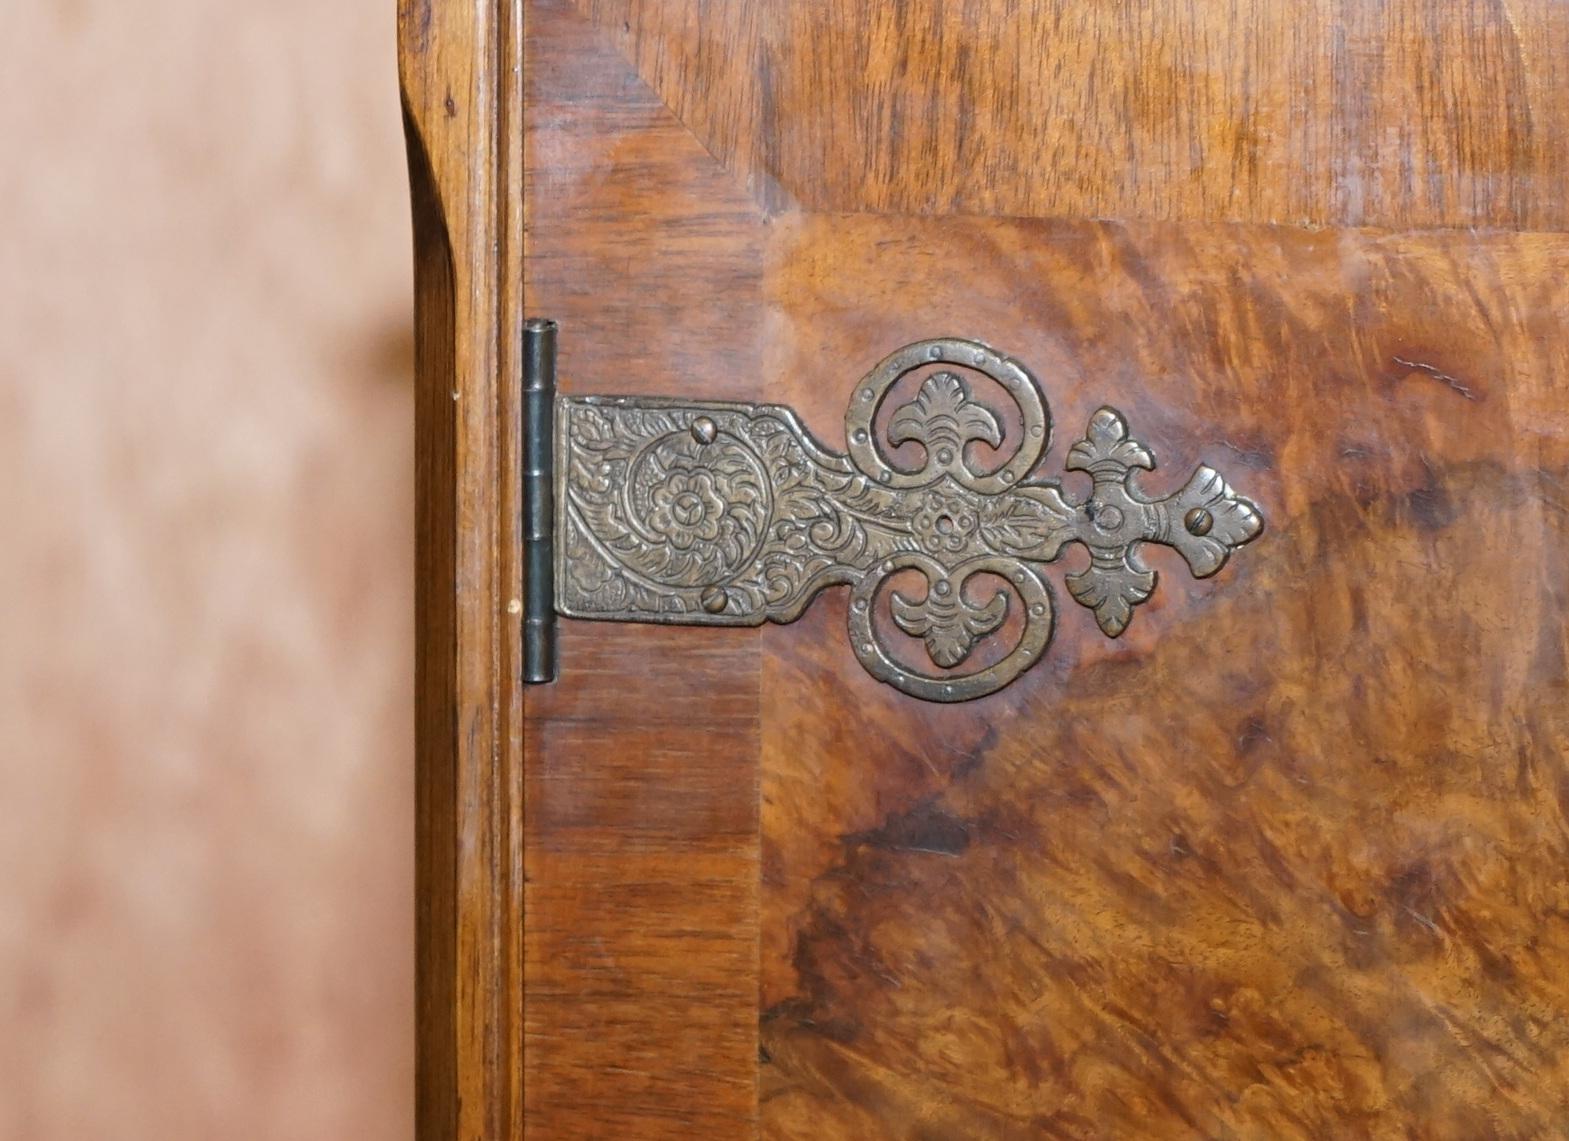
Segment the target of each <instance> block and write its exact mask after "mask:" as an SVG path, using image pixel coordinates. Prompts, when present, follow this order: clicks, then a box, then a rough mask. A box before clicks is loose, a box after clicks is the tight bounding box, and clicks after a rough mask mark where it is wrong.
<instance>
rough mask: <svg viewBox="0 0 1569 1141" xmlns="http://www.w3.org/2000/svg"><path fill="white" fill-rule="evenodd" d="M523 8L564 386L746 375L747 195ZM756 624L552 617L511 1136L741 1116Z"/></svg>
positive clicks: (541, 304)
mask: <svg viewBox="0 0 1569 1141" xmlns="http://www.w3.org/2000/svg"><path fill="white" fill-rule="evenodd" d="M529 15H530V19H529V23H528V35H527V39H526V43H527V50H528V56H527V67H526V69H525V72H526V75H527V88H526V90H525V101H526V103H527V105H528V107H529V108H530V117H529V131H528V135H527V139H526V147H525V155H526V164H527V169H528V178H529V183H528V195H529V206H530V215H529V224H530V236H529V244H528V260H527V267H526V277H525V296H526V298H527V302H528V305H529V308H530V312H534V313H548V314H549V315H550V316H552V317H554V318H556V319H557V320H558V321H560V322H561V326H562V336H561V352H560V367H559V372H560V385H561V390H562V392H564V393H571V392H575V391H594V390H595V389H596V388H601V389H602V387H603V385H604V384H605V383H606V379H605V378H613V381H614V384H615V386H616V388H617V389H618V390H620V391H625V392H641V393H658V392H681V391H701V392H706V393H709V394H712V395H715V396H720V397H728V398H731V399H746V398H749V397H757V396H761V395H762V394H763V388H764V386H763V377H762V374H761V372H760V370H759V368H758V362H759V361H760V360H761V359H762V357H763V344H764V338H765V335H766V330H767V325H768V313H767V309H766V308H765V305H764V295H763V244H764V236H765V234H764V232H765V228H766V227H765V225H764V219H763V216H762V212H761V210H760V209H759V208H758V207H757V205H756V204H755V203H754V202H753V201H752V199H751V198H749V197H748V196H747V194H746V193H745V189H744V187H743V186H742V185H741V183H740V182H739V181H738V180H736V179H735V178H733V177H732V176H731V175H729V174H728V173H727V172H725V171H724V170H722V169H720V168H719V167H717V166H716V165H715V164H714V163H713V162H712V160H711V159H710V158H709V157H708V155H707V154H705V153H704V151H703V149H702V147H701V146H699V145H698V143H697V141H696V140H695V139H693V138H692V136H691V135H690V134H689V133H688V132H687V131H686V130H685V129H683V128H682V127H681V125H680V124H679V123H677V122H676V121H675V120H674V119H673V118H672V117H671V115H670V114H669V112H668V111H667V110H665V108H664V107H663V106H662V105H661V104H660V103H659V100H658V99H657V98H655V97H654V95H653V94H652V93H651V92H649V91H647V90H646V89H643V88H642V87H641V86H640V85H639V84H638V83H637V81H636V79H635V77H633V76H631V75H629V73H628V72H627V69H626V66H625V64H624V63H623V62H622V61H621V60H620V59H619V58H618V57H617V56H616V55H615V53H614V52H613V51H611V50H609V48H608V47H607V45H605V44H604V43H603V41H602V40H601V39H600V37H598V36H597V35H596V34H595V32H594V30H593V28H592V27H590V26H589V25H588V24H587V23H585V22H584V21H583V20H582V19H580V18H579V17H578V16H577V15H576V14H575V13H573V12H572V11H571V10H570V9H569V8H568V7H567V6H566V5H564V4H551V3H545V4H535V5H533V6H532V7H531V8H530V10H529ZM758 644H759V636H758V632H757V631H755V630H744V631H736V630H728V631H726V630H674V629H661V628H657V627H648V626H622V625H603V624H594V625H589V624H580V623H565V624H564V626H563V630H562V645H561V667H562V668H561V679H560V681H559V682H558V683H557V684H555V685H552V686H547V687H541V688H535V689H531V690H530V691H529V693H528V696H527V701H526V712H527V719H526V724H527V735H526V748H525V755H526V757H527V764H526V766H525V782H524V805H525V818H524V821H525V852H524V857H525V869H526V872H527V879H528V886H527V888H526V896H525V903H526V909H527V911H526V920H525V922H526V926H525V933H524V947H525V953H526V960H525V968H526V973H527V980H528V986H527V995H526V1004H525V1034H526V1040H525V1056H524V1075H525V1076H524V1089H525V1099H526V1100H525V1110H526V1114H527V1116H526V1121H527V1124H528V1128H529V1130H530V1131H531V1136H537V1137H542V1138H551V1137H559V1138H568V1137H606V1138H611V1137H614V1138H623V1137H668V1138H672V1139H675V1138H691V1137H746V1136H750V1135H752V1133H753V1131H754V1129H755V1124H754V1123H755V1117H756V1101H757V1098H756V1064H757V994H758V990H757V971H758V957H757V941H758V928H757V922H758V890H759V889H758V845H759V837H758V826H757V798H758V790H757V779H758V778H757V757H758V753H759V747H760V742H759V731H760V725H759V720H758V713H759V697H758V683H759V673H760V670H761V658H760V655H759V652H758Z"/></svg>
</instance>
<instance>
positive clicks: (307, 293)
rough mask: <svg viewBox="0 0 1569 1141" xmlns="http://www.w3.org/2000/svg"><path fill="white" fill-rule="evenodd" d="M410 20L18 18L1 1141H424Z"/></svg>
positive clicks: (9, 96)
mask: <svg viewBox="0 0 1569 1141" xmlns="http://www.w3.org/2000/svg"><path fill="white" fill-rule="evenodd" d="M394 7H395V6H394V3H393V0H332V2H330V3H323V2H321V0H268V2H266V3H255V2H245V0H217V2H214V0H141V2H138V3H127V2H126V0H14V2H13V3H11V4H8V5H7V7H6V21H5V24H6V46H5V50H4V54H5V61H4V63H3V64H0V144H3V155H4V157H3V159H0V1139H3V1141H12V1139H17V1141H54V1139H60V1141H66V1139H70V1141H88V1139H90V1141H143V1139H145V1141H182V1139H186V1138H190V1139H193V1141H194V1139H201V1141H209V1139H226V1138H243V1139H245V1141H266V1139H273V1138H277V1139H280V1141H283V1139H286V1141H304V1139H317V1138H319V1139H323V1141H347V1139H360V1138H365V1139H381V1138H407V1137H408V1136H410V1133H411V1126H410V1119H411V1103H412V1096H411V1083H412V1057H413V1045H412V1003H411V988H412V954H413V951H412V930H411V927H412V911H413V901H412V878H413V877H412V866H411V865H412V852H411V848H412V838H411V821H412V774H411V772H410V767H411V760H410V758H411V748H410V734H411V731H412V714H411V709H410V702H411V688H412V678H411V674H412V648H411V645H412V615H411V607H412V604H411V597H412V570H411V563H412V560H411V546H412V541H413V536H412V522H411V511H412V508H411V504H412V494H413V493H412V456H411V448H412V425H411V416H412V413H411V399H410V347H411V346H410V328H409V307H410V284H409V236H408V215H407V199H406V182H405V175H404V168H403V149H402V142H401V136H400V124H399V115H398V96H397V89H396V79H395V73H396V63H395V49H394V39H393V31H394V29H393V24H394V14H395V13H394Z"/></svg>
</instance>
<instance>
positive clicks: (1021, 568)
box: [525, 323, 1264, 701]
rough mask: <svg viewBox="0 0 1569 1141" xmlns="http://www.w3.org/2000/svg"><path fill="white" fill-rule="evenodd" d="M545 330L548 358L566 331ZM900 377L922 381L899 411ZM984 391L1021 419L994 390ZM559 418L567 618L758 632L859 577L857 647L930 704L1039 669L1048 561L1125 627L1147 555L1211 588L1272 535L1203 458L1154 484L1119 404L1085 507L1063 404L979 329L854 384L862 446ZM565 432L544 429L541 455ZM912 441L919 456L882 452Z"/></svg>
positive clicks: (773, 432) (784, 417)
mask: <svg viewBox="0 0 1569 1141" xmlns="http://www.w3.org/2000/svg"><path fill="white" fill-rule="evenodd" d="M532 324H537V323H531V327H532ZM549 338H550V344H551V348H552V350H553V344H554V327H553V326H551V327H550V332H549ZM525 359H526V360H528V361H530V362H535V364H536V365H537V366H540V367H543V366H544V364H545V362H543V361H535V354H534V353H532V352H531V353H526V354H525ZM550 371H551V373H552V375H553V372H554V369H553V365H552V366H551V367H550ZM906 377H912V378H913V379H912V380H911V381H910V382H909V384H908V385H906V386H905V387H906V389H908V388H909V387H910V385H914V384H915V383H916V382H917V381H918V383H919V387H918V388H917V389H915V391H914V392H913V394H907V399H905V400H903V401H902V402H899V403H897V404H896V405H895V406H894V407H892V408H890V409H889V414H888V415H886V416H885V415H883V406H884V404H885V403H888V402H889V400H888V398H889V396H890V394H891V393H892V392H893V389H894V388H895V386H896V385H898V384H899V382H900V381H901V380H903V379H904V378H906ZM977 380H982V381H983V382H987V383H990V384H991V385H992V386H994V387H995V388H997V389H1000V390H1001V392H1002V393H1003V394H1005V397H1006V398H1007V399H1009V400H1011V401H1012V403H1013V405H1014V406H1015V411H1014V414H1013V415H1012V416H1011V417H1009V418H1005V417H1004V416H1003V415H1001V414H999V412H998V410H997V408H996V407H994V406H993V405H991V404H989V403H987V402H986V401H985V400H983V399H979V398H977V397H976V395H975V394H974V391H973V385H974V382H975V381H977ZM532 385H533V386H532V387H531V383H530V382H527V381H526V383H525V389H526V390H528V391H537V390H538V381H537V378H536V379H535V380H534V381H533V382H532ZM530 411H531V412H532V408H530ZM553 420H554V440H553V441H551V443H553V447H554V457H553V481H554V502H553V508H554V511H553V514H554V526H553V530H552V532H551V537H550V539H549V540H548V541H549V542H551V543H552V544H553V563H554V565H553V568H552V571H553V590H554V600H553V601H554V605H553V607H551V608H549V609H550V615H553V614H561V615H565V616H567V617H571V618H588V619H602V620H610V621H619V622H653V623H664V624H676V625H695V626H755V625H759V624H761V623H763V622H791V621H794V620H795V619H796V618H798V617H800V615H801V614H802V612H803V611H805V609H806V608H807V607H808V606H809V605H810V604H811V602H812V599H813V598H814V597H815V596H816V595H817V593H818V592H819V591H821V590H823V589H825V588H827V587H830V586H848V587H849V588H850V617H849V637H850V646H851V648H852V649H853V651H854V653H855V655H856V657H857V658H858V659H859V660H860V662H861V664H862V665H863V666H864V667H865V668H866V669H867V670H868V671H869V672H870V673H871V674H872V675H873V676H874V677H877V678H878V679H879V680H881V681H884V682H887V683H888V684H889V685H892V686H894V687H895V688H897V689H899V690H901V691H903V692H904V693H907V694H909V695H911V696H912V697H917V698H921V699H924V700H928V701H965V700H969V699H971V698H977V697H982V696H984V695H986V694H989V693H995V692H996V691H997V690H999V689H1001V688H1003V687H1004V686H1006V685H1008V684H1009V683H1010V682H1012V681H1013V680H1014V679H1015V678H1016V677H1018V676H1019V675H1020V674H1021V673H1023V672H1024V671H1025V670H1026V669H1028V668H1029V667H1030V666H1031V665H1032V664H1034V663H1035V661H1037V660H1038V659H1039V658H1040V656H1041V655H1042V654H1043V653H1044V652H1045V650H1046V648H1047V646H1048V645H1049V643H1050V641H1051V637H1052V631H1053V625H1054V622H1055V618H1056V607H1055V603H1054V596H1053V591H1052V587H1051V585H1050V583H1049V581H1048V579H1047V577H1046V575H1045V573H1044V569H1043V568H1044V566H1045V564H1048V563H1051V562H1054V561H1056V560H1057V559H1058V558H1059V557H1060V556H1061V555H1062V553H1063V551H1064V550H1065V549H1066V548H1067V547H1068V546H1069V545H1071V544H1073V543H1081V544H1083V545H1084V546H1085V547H1086V548H1088V551H1089V555H1090V559H1089V565H1088V566H1087V567H1086V568H1085V569H1084V570H1082V571H1078V572H1075V573H1072V574H1069V575H1067V576H1066V583H1067V587H1068V592H1069V593H1070V594H1071V595H1072V596H1073V598H1074V599H1076V600H1077V601H1078V602H1079V603H1081V604H1082V605H1084V606H1086V607H1088V608H1090V609H1091V610H1092V611H1093V612H1094V614H1095V619H1096V621H1097V623H1098V624H1099V626H1100V628H1101V630H1102V631H1103V632H1104V633H1105V634H1106V635H1108V636H1109V637H1113V638H1115V637H1117V636H1118V635H1120V634H1121V633H1122V632H1123V631H1124V630H1125V629H1126V628H1127V626H1128V623H1129V621H1130V620H1131V619H1132V617H1133V612H1134V608H1135V607H1136V606H1138V605H1139V604H1140V603H1142V602H1143V601H1145V600H1146V599H1147V598H1149V597H1150V594H1151V593H1152V592H1153V591H1154V589H1155V585H1156V574H1155V572H1154V571H1153V570H1150V569H1149V568H1147V567H1146V566H1145V565H1144V564H1143V562H1142V561H1141V560H1140V558H1139V547H1140V545H1141V544H1143V543H1160V544H1164V545H1167V546H1170V547H1174V548H1175V549H1176V550H1177V551H1178V552H1179V553H1180V554H1181V555H1182V557H1183V558H1184V559H1185V560H1186V562H1187V564H1188V566H1189V568H1190V569H1191V570H1192V572H1193V574H1194V575H1195V576H1197V577H1201V578H1202V577H1207V576H1209V575H1212V574H1214V573H1216V572H1217V571H1219V570H1220V568H1221V567H1222V566H1224V565H1225V563H1226V560H1227V559H1228V558H1229V556H1230V554H1231V552H1232V551H1233V550H1235V549H1236V548H1237V547H1240V546H1242V545H1243V544H1244V543H1248V542H1251V541H1252V540H1253V539H1254V538H1256V537H1257V536H1258V535H1259V534H1260V533H1261V532H1262V530H1263V526H1264V519H1263V515H1262V514H1261V513H1260V511H1259V509H1258V507H1257V506H1256V505H1255V504H1254V503H1253V502H1252V501H1250V500H1248V499H1246V498H1244V497H1243V496H1241V495H1238V494H1237V493H1236V492H1234V491H1232V489H1231V488H1230V486H1229V485H1228V484H1227V483H1226V481H1225V480H1224V479H1223V478H1222V477H1221V476H1220V474H1219V473H1218V472H1216V471H1214V470H1213V469H1212V468H1209V467H1205V466H1201V467H1199V468H1198V469H1197V470H1196V471H1195V472H1194V473H1193V475H1192V476H1191V478H1189V479H1188V481H1187V482H1186V483H1185V484H1184V485H1183V486H1182V487H1181V488H1179V489H1178V490H1177V491H1175V492H1174V493H1172V494H1171V495H1168V496H1165V497H1150V496H1146V495H1145V494H1143V493H1142V492H1141V491H1140V490H1139V489H1138V487H1137V486H1136V474H1137V472H1138V471H1139V470H1140V469H1145V470H1149V469H1153V468H1154V466H1155V460H1154V457H1153V456H1152V455H1151V454H1150V452H1149V450H1148V449H1147V448H1145V447H1144V445H1142V444H1141V443H1139V442H1138V441H1137V440H1135V439H1134V438H1132V437H1131V436H1130V435H1129V432H1128V427H1127V424H1126V422H1125V421H1124V419H1123V417H1122V415H1121V414H1120V413H1118V412H1117V411H1116V410H1115V409H1112V408H1102V409H1100V410H1099V411H1098V412H1096V413H1095V414H1094V415H1093V416H1092V417H1091V418H1090V423H1089V426H1088V428H1087V430H1086V431H1085V434H1084V436H1083V437H1082V438H1081V439H1079V440H1077V441H1076V442H1075V443H1074V444H1073V446H1072V447H1071V448H1070V449H1069V452H1068V456H1067V461H1066V465H1065V466H1066V468H1067V469H1068V470H1070V471H1081V472H1085V473H1087V474H1088V475H1089V476H1090V477H1091V480H1092V488H1091V490H1090V492H1089V494H1088V495H1087V496H1085V497H1083V498H1077V497H1074V496H1072V495H1071V494H1069V493H1068V492H1067V491H1065V490H1064V489H1063V488H1062V487H1061V486H1060V485H1059V484H1058V483H1057V482H1056V481H1054V480H1045V479H1037V478H1034V477H1033V476H1032V474H1031V473H1032V472H1033V470H1034V468H1035V466H1036V465H1037V464H1038V463H1039V461H1040V460H1041V458H1042V457H1043V456H1044V455H1045V454H1046V451H1047V449H1048V448H1049V446H1050V442H1051V417H1050V413H1049V410H1048V408H1047V404H1046V398H1045V394H1044V392H1043V390H1042V388H1041V386H1040V383H1039V382H1038V381H1037V380H1036V379H1035V377H1034V376H1033V375H1032V374H1031V373H1030V371H1029V370H1028V369H1027V368H1025V366H1024V365H1022V364H1021V363H1019V362H1018V361H1016V360H1013V359H1011V358H1009V357H1006V356H1004V355H1003V354H1001V353H999V352H997V351H996V350H995V349H992V348H990V347H989V346H987V345H985V344H982V343H980V342H978V341H973V340H964V339H959V338H952V337H945V338H939V339H935V340H929V341H921V342H918V343H916V344H912V345H906V346H905V347H904V348H902V349H899V350H898V351H897V352H895V353H893V354H892V355H890V356H889V357H887V358H886V359H884V360H883V361H882V363H881V364H879V365H878V366H877V367H876V368H874V369H873V370H872V371H871V372H870V373H869V374H868V375H867V376H866V377H865V378H864V379H862V380H861V382H860V383H859V384H857V385H856V387H855V390H854V392H853V393H852V395H851V397H850V404H849V409H848V411H847V413H846V415H845V438H846V440H847V441H848V442H849V452H848V454H845V453H840V452H836V451H833V450H831V449H829V448H826V447H824V446H823V445H822V444H821V443H819V442H818V441H817V440H815V439H814V438H813V437H812V435H811V433H809V432H808V431H807V430H806V428H805V427H804V426H803V425H802V424H801V422H800V420H799V419H798V418H797V417H796V415H795V413H794V412H793V411H791V409H789V408H787V407H784V406H782V405H777V404H737V403H724V402H714V401H695V400H672V399H660V398H648V397H625V396H573V397H556V398H555V399H554V417H553ZM547 434H548V433H546V432H545V431H544V430H543V428H541V429H540V431H539V432H538V435H539V437H540V439H538V440H536V439H535V436H536V433H535V431H534V430H533V428H532V426H531V430H530V444H531V446H534V447H536V449H539V448H543V450H541V451H540V454H539V456H538V457H537V458H539V459H540V464H539V465H538V466H540V467H541V468H543V467H544V463H545V459H546V458H549V457H547V456H545V454H544V453H545V451H548V450H549V449H548V446H545V441H544V439H543V437H544V436H546V435H547ZM907 444H913V445H915V448H914V449H913V450H914V451H916V452H917V453H918V454H919V455H920V457H921V458H920V460H919V461H918V462H917V463H916V464H915V465H914V466H908V465H901V464H896V463H895V462H894V461H893V460H892V459H891V458H890V457H889V455H888V449H890V448H897V447H899V446H900V445H907ZM525 450H526V451H527V450H529V449H528V448H526V449H525ZM982 454H985V455H988V456H990V457H992V458H991V459H990V460H989V461H988V460H983V459H982V458H981V455H982ZM531 470H532V466H531ZM543 494H546V493H545V491H544V489H543V488H539V489H536V491H535V497H534V498H533V499H531V498H530V497H529V495H528V494H527V491H525V502H526V504H530V503H531V504H533V505H534V508H535V509H536V510H537V509H538V505H539V499H538V497H539V496H540V495H543ZM530 519H531V522H534V521H537V520H536V519H535V516H534V515H533V514H531V515H530ZM531 533H532V532H531ZM536 562H537V560H536V559H534V558H531V559H530V560H529V564H530V567H531V568H532V567H534V566H535V565H536ZM896 580H897V581H896ZM530 597H532V592H531V594H530ZM538 601H539V603H540V606H541V608H543V603H544V599H543V598H542V599H540V600H538ZM548 616H549V615H545V614H540V615H535V614H533V612H532V610H531V611H530V613H529V620H530V622H531V623H533V622H534V621H535V619H536V618H538V619H540V620H541V622H543V620H544V619H545V618H547V617H548ZM1010 619H1011V620H1010ZM529 631H530V634H531V635H534V634H535V625H532V624H531V625H530V627H529ZM901 633H902V634H903V635H905V636H906V637H905V638H900V637H899V635H900V634H901ZM999 640H1006V641H1007V642H1008V643H1009V644H1008V645H999V644H997V643H998V642H999ZM922 644H923V645H922ZM912 651H913V652H912ZM541 656H542V655H541ZM531 660H533V659H531ZM529 680H545V679H543V678H530V679H529Z"/></svg>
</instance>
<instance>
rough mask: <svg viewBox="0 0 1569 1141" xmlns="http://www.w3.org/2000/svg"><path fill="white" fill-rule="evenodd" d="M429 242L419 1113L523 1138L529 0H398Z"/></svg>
mask: <svg viewBox="0 0 1569 1141" xmlns="http://www.w3.org/2000/svg"><path fill="white" fill-rule="evenodd" d="M397 18H398V62H399V78H400V87H401V92H402V100H403V113H404V121H405V127H406V131H407V139H408V152H409V177H410V192H411V199H412V215H413V230H414V260H415V342H416V348H415V370H416V380H415V383H416V394H417V395H416V403H415V409H416V410H415V453H416V459H415V465H416V492H415V495H416V503H415V520H416V540H415V541H416V546H417V556H416V567H417V572H416V586H415V614H416V619H415V620H416V663H415V673H416V687H415V692H416V699H415V737H416V764H417V770H418V772H417V783H416V788H417V791H416V801H417V807H416V817H417V821H416V830H417V841H416V846H417V855H416V872H415V890H416V892H417V901H416V933H415V938H416V987H417V991H418V994H417V1002H416V1011H417V1013H416V1039H417V1045H416V1079H415V1081H416V1121H417V1137H418V1138H419V1141H480V1139H484V1141H490V1139H494V1138H515V1137H521V1135H522V1125H521V1085H522V1083H521V1080H520V1077H519V1075H520V1074H521V1063H522V1032H521V1025H520V1019H521V1011H522V968H521V955H520V948H519V943H520V940H521V932H522V905H521V899H522V896H521V891H522V874H521V861H520V856H519V851H520V848H519V840H520V829H519V826H518V821H519V813H520V806H519V797H518V795H517V789H518V774H519V773H520V771H521V759H522V758H521V751H522V745H521V724H520V722H521V711H522V702H521V690H520V669H521V641H522V638H521V630H520V628H519V625H518V623H517V621H516V618H515V613H514V611H515V609H516V600H517V599H518V598H519V597H520V593H521V587H520V581H521V576H522V566H521V549H522V544H521V538H520V532H521V526H520V520H519V502H518V495H519V492H518V488H519V487H520V478H519V475H520V462H519V441H520V439H521V416H522V411H521V401H520V396H519V385H518V377H519V375H520V359H519V353H520V339H521V312H522V292H521V291H522V273H521V266H522V233H523V226H522V209H523V195H522V173H521V172H522V125H521V114H520V112H521V81H522V76H521V57H522V31H523V28H522V25H523V15H522V2H521V0H400V2H399V5H398V16H397Z"/></svg>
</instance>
